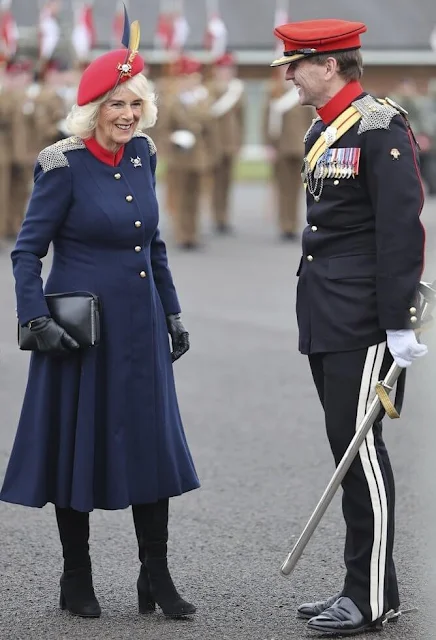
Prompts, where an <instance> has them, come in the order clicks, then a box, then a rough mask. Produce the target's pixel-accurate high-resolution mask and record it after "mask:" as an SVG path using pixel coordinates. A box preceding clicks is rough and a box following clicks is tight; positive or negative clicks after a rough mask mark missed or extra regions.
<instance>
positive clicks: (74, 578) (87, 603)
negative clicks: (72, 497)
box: [56, 507, 101, 618]
mask: <svg viewBox="0 0 436 640" xmlns="http://www.w3.org/2000/svg"><path fill="white" fill-rule="evenodd" d="M56 519H57V523H58V528H59V536H60V539H61V543H62V552H63V556H64V572H63V574H62V577H61V581H60V585H61V596H60V601H59V604H60V607H61V609H66V610H67V611H69V612H70V613H72V614H73V615H76V616H81V617H83V618H99V617H100V615H101V609H100V605H99V604H98V601H97V598H96V597H95V593H94V587H93V584H92V572H91V559H90V557H89V542H88V541H89V514H88V513H82V512H80V511H75V510H74V509H61V508H59V507H56Z"/></svg>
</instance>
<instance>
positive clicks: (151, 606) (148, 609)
mask: <svg viewBox="0 0 436 640" xmlns="http://www.w3.org/2000/svg"><path fill="white" fill-rule="evenodd" d="M138 609H139V613H154V612H155V611H156V603H155V601H154V600H153V598H152V597H151V595H150V594H148V593H144V592H143V591H140V590H139V589H138Z"/></svg>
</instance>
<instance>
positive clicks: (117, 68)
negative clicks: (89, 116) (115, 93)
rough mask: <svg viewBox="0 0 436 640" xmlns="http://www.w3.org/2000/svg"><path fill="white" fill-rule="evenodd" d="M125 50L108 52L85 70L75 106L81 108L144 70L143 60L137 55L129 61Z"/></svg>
mask: <svg viewBox="0 0 436 640" xmlns="http://www.w3.org/2000/svg"><path fill="white" fill-rule="evenodd" d="M128 53H129V52H128V51H126V49H116V50H115V51H108V53H104V54H103V55H101V56H99V57H98V58H96V59H95V60H93V62H91V64H90V65H89V66H88V67H87V68H86V69H85V71H84V72H83V74H82V77H81V79H80V83H79V88H78V92H77V104H78V105H79V107H82V106H83V105H85V104H88V103H89V102H93V100H97V98H100V97H101V96H102V95H104V94H105V93H107V92H108V91H111V90H112V89H115V88H116V87H117V86H118V85H119V84H121V83H122V82H126V80H130V78H133V76H136V75H137V74H138V73H141V72H142V71H143V69H144V65H145V62H144V58H142V56H140V55H139V54H138V53H136V54H135V56H134V57H133V59H132V60H131V59H130V57H131V56H129V55H126V54H128ZM131 55H132V54H131Z"/></svg>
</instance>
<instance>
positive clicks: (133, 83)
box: [67, 73, 157, 139]
mask: <svg viewBox="0 0 436 640" xmlns="http://www.w3.org/2000/svg"><path fill="white" fill-rule="evenodd" d="M118 87H123V88H126V89H129V90H130V91H132V92H133V93H135V94H136V95H137V96H138V98H140V99H141V100H142V115H141V119H140V121H139V123H138V128H139V129H148V128H150V127H152V126H153V125H154V124H155V123H156V119H157V107H156V96H155V94H154V93H153V92H152V91H151V89H150V85H149V82H148V80H147V78H146V77H145V76H144V75H143V74H142V73H139V74H137V75H136V76H133V78H130V80H127V81H126V82H124V83H123V84H122V85H118ZM118 87H117V88H118ZM114 93H116V89H115V91H113V90H111V91H108V92H107V93H105V94H104V95H103V96H101V97H100V98H98V99H97V100H94V101H93V102H90V103H89V104H85V105H84V106H83V107H79V105H77V104H75V105H73V107H72V109H71V111H70V113H69V114H68V116H67V127H68V130H69V132H70V133H71V135H73V136H79V138H82V139H86V138H91V137H92V136H93V134H94V131H95V129H96V127H97V121H98V116H99V113H100V108H101V105H102V104H103V103H104V102H106V100H108V99H109V98H111V97H112V96H113V95H114Z"/></svg>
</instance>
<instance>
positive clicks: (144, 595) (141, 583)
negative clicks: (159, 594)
mask: <svg viewBox="0 0 436 640" xmlns="http://www.w3.org/2000/svg"><path fill="white" fill-rule="evenodd" d="M136 587H137V589H138V609H139V613H153V612H154V611H156V603H155V601H154V599H153V596H152V595H151V591H150V581H149V577H148V573H147V571H146V569H145V567H141V573H140V575H139V578H138V582H137V585H136Z"/></svg>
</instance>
